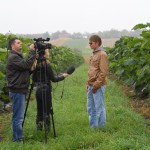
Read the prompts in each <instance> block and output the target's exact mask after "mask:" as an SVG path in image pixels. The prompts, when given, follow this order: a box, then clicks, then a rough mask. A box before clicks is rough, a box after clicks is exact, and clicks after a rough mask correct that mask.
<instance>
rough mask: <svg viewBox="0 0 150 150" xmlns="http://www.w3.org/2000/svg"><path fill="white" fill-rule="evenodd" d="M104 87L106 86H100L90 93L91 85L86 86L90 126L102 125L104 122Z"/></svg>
mask: <svg viewBox="0 0 150 150" xmlns="http://www.w3.org/2000/svg"><path fill="white" fill-rule="evenodd" d="M105 88H106V86H102V87H100V88H99V89H98V90H97V91H96V93H92V86H88V93H87V111H88V115H89V122H90V126H91V127H92V128H95V127H100V126H102V127H104V126H105V124H106V110H105V105H104V92H105Z"/></svg>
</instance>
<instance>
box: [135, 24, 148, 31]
mask: <svg viewBox="0 0 150 150" xmlns="http://www.w3.org/2000/svg"><path fill="white" fill-rule="evenodd" d="M146 27H148V24H142V23H140V24H137V25H135V26H134V27H133V28H132V30H137V29H143V28H146Z"/></svg>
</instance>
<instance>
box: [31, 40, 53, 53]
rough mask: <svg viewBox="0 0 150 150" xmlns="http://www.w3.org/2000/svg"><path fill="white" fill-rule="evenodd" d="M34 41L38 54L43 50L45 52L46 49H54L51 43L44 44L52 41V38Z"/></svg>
mask: <svg viewBox="0 0 150 150" xmlns="http://www.w3.org/2000/svg"><path fill="white" fill-rule="evenodd" d="M33 40H34V41H35V43H34V45H35V48H36V49H37V51H38V52H40V51H41V50H45V49H51V47H52V45H51V44H50V43H44V42H45V41H47V42H48V41H50V38H47V39H42V38H38V39H33Z"/></svg>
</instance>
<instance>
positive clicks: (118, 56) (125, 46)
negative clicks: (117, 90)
mask: <svg viewBox="0 0 150 150" xmlns="http://www.w3.org/2000/svg"><path fill="white" fill-rule="evenodd" d="M133 29H134V30H136V29H141V30H142V32H141V37H140V38H137V37H128V36H125V37H122V38H120V40H119V41H117V42H116V43H115V46H114V48H112V49H109V50H108V52H109V59H110V71H111V72H113V73H115V74H116V75H117V77H118V78H119V79H121V80H122V81H123V82H125V83H126V84H128V85H129V86H132V87H134V89H135V93H136V94H137V95H140V96H150V24H149V23H147V24H138V25H136V26H135V27H134V28H133Z"/></svg>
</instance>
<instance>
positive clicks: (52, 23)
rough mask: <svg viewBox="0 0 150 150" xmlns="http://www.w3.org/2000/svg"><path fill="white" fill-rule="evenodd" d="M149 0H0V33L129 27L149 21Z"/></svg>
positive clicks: (94, 30) (85, 30) (95, 30)
mask: <svg viewBox="0 0 150 150" xmlns="http://www.w3.org/2000/svg"><path fill="white" fill-rule="evenodd" d="M149 7H150V0H103V1H102V0H0V33H3V34H5V33H7V32H9V31H10V32H11V33H14V34H16V33H29V34H30V33H43V32H49V33H53V32H56V31H62V30H66V31H67V32H69V33H74V32H81V33H84V32H90V33H92V32H98V31H106V30H111V29H117V30H123V29H127V30H131V29H132V28H133V26H134V25H136V24H139V23H147V22H150V9H149Z"/></svg>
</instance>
